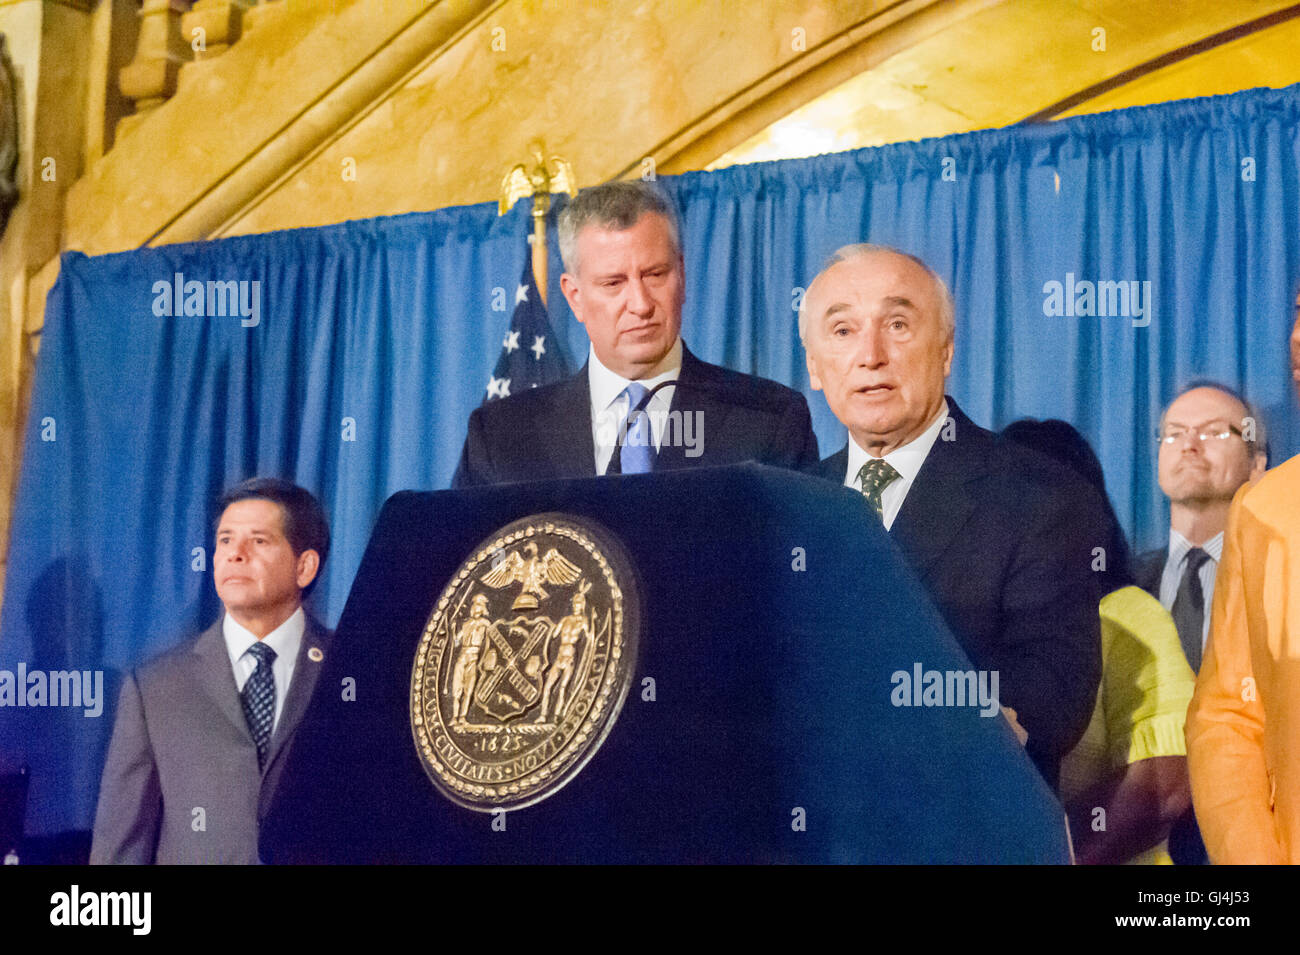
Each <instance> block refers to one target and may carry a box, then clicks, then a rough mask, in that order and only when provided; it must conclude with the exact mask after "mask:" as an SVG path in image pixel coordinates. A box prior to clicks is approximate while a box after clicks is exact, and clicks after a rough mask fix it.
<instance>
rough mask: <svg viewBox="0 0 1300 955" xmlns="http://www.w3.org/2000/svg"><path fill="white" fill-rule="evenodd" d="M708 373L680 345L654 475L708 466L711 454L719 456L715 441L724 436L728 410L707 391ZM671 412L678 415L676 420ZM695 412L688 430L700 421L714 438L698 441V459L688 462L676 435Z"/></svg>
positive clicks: (704, 367)
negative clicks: (667, 417)
mask: <svg viewBox="0 0 1300 955" xmlns="http://www.w3.org/2000/svg"><path fill="white" fill-rule="evenodd" d="M709 370H710V369H709V366H708V365H707V364H705V363H704V362H702V361H700V360H699V359H698V358H696V357H695V356H694V355H692V354H691V351H690V349H689V348H687V347H686V342H685V341H683V342H682V368H681V371H680V372H678V374H677V387H676V388H674V389H673V390H672V391H673V397H672V400H671V401H670V402H669V404H668V413H669V416H670V417H669V422H670V423H666V424H665V426H664V440H663V442H662V443H661V445H660V448H659V454H658V455H657V456H656V458H655V464H654V469H655V470H656V471H673V470H676V469H678V468H685V467H700V466H701V465H707V464H709V463H710V458H711V455H710V453H709V452H710V450H712V451H713V452H714V455H716V454H717V453H718V450H719V449H718V441H719V440H720V439H721V437H722V436H723V435H725V434H726V433H727V424H726V421H725V418H726V416H727V414H728V413H729V411H730V409H729V408H728V407H727V406H726V405H724V404H722V403H721V402H719V401H718V400H717V398H716V397H715V394H714V391H713V389H712V388H710V387H709V386H710V384H711V381H710V378H711V376H710V374H709ZM673 412H677V414H676V416H675V417H674V416H673ZM697 412H698V413H699V417H692V420H691V427H692V428H695V427H696V422H697V421H699V420H700V419H701V418H702V419H703V420H704V421H705V422H707V426H708V428H709V433H710V434H711V435H713V436H714V437H711V438H709V439H708V440H701V441H700V444H699V448H700V451H701V453H700V455H699V456H698V457H694V458H688V457H686V442H685V441H684V440H682V435H681V434H680V433H677V429H679V428H683V427H684V426H685V419H686V416H687V415H692V416H694V415H696V413H697ZM670 427H671V428H672V429H674V434H673V438H674V440H672V441H669V440H668V437H669V431H668V429H669V428H670ZM693 433H694V432H693ZM698 437H702V436H698ZM697 439H698V438H697Z"/></svg>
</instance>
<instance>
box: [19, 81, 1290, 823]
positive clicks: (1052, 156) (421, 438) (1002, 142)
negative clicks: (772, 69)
mask: <svg viewBox="0 0 1300 955" xmlns="http://www.w3.org/2000/svg"><path fill="white" fill-rule="evenodd" d="M1298 114H1300V88H1297V87H1291V88H1288V89H1285V90H1277V91H1274V90H1255V91H1249V92H1245V93H1239V94H1235V95H1233V96H1226V97H1216V98H1210V99H1201V100H1189V101H1184V102H1177V103H1171V104H1166V105H1160V106H1154V107H1145V108H1139V109H1130V110H1124V111H1119V112H1113V113H1107V114H1102V115H1098V116H1084V117H1079V118H1075V119H1069V120H1065V121H1062V122H1058V123H1052V124H1048V125H1040V126H1017V127H1011V128H1008V129H1002V130H992V131H987V132H977V133H969V134H965V135H960V136H951V137H946V138H943V139H932V140H926V141H923V142H919V143H905V144H899V145H894V146H886V147H881V148H878V149H864V150H858V151H854V152H849V153H842V154H836V155H828V156H821V157H817V158H814V159H807V160H792V161H786V162H774V163H761V164H755V165H751V166H741V167H735V168H732V169H726V170H722V171H719V172H713V173H689V174H686V175H683V176H679V177H673V178H664V179H662V180H661V184H662V185H663V187H664V188H665V189H666V190H667V191H668V192H669V193H671V194H672V195H673V196H674V197H675V198H676V200H677V202H678V204H679V207H680V209H681V211H682V216H683V222H684V244H685V258H686V279H687V302H686V313H685V318H684V323H683V328H684V335H685V338H686V340H687V342H688V343H689V344H690V346H691V348H692V349H693V350H694V351H695V352H696V353H697V354H698V355H700V356H701V357H702V358H705V359H706V360H709V361H714V362H719V363H722V364H727V365H730V366H732V367H735V368H738V369H741V370H743V371H749V372H755V373H758V374H762V375H766V376H768V377H771V378H774V379H777V380H779V381H783V382H786V383H788V384H790V385H792V386H794V387H796V388H800V389H802V390H803V391H804V392H805V393H806V394H807V395H808V398H809V404H810V406H811V408H812V412H813V419H814V423H815V426H816V430H817V435H818V438H819V440H820V442H821V450H822V454H823V455H828V454H830V453H832V452H834V451H836V450H838V449H839V448H840V447H841V446H842V445H843V443H844V441H845V435H844V431H843V428H842V427H840V426H839V424H838V423H837V422H836V421H835V419H834V417H833V416H832V415H831V414H830V412H829V410H828V409H827V407H826V403H825V401H824V399H823V398H822V396H821V395H820V394H818V393H816V392H812V391H810V390H809V388H808V377H807V373H806V370H805V366H804V359H803V353H802V349H801V346H800V344H799V340H798V334H797V330H796V323H795V315H796V312H795V309H796V307H797V302H798V296H799V294H800V293H801V290H802V289H803V288H804V287H806V286H807V285H808V283H809V282H810V281H811V279H812V278H813V276H814V275H815V274H816V272H817V271H818V269H819V268H820V266H821V263H822V262H823V261H824V259H825V258H826V256H827V255H829V254H830V253H831V252H832V251H833V250H834V249H836V248H837V247H838V246H840V245H842V244H845V243H850V242H859V241H872V242H877V243H884V244H889V245H895V246H898V247H900V248H903V249H906V250H908V251H911V252H913V253H915V254H917V255H919V256H921V257H922V258H923V259H925V260H926V261H927V262H929V263H930V264H931V265H932V266H933V268H934V269H935V270H936V271H937V272H938V273H939V274H940V275H942V276H944V277H945V279H946V280H948V282H949V283H950V285H951V287H952V290H953V294H954V297H955V299H956V303H957V340H956V356H955V358H954V361H953V372H952V378H951V380H950V382H949V390H950V393H951V394H952V395H953V396H954V397H955V398H956V400H957V401H958V402H960V403H961V405H962V407H963V409H964V410H965V411H966V412H967V413H968V414H969V415H970V416H971V417H972V418H973V419H974V420H975V421H977V422H978V423H980V424H983V425H985V426H990V427H1001V426H1002V425H1004V424H1006V423H1008V422H1009V421H1011V420H1013V419H1015V418H1018V417H1022V416H1026V415H1030V416H1034V417H1040V418H1041V417H1059V418H1064V419H1066V420H1068V421H1072V422H1074V423H1075V424H1077V425H1078V426H1079V427H1080V428H1081V429H1082V430H1083V432H1084V434H1085V435H1087V437H1088V438H1089V439H1090V440H1091V441H1092V442H1093V444H1094V446H1095V447H1096V449H1097V451H1098V454H1099V455H1100V457H1101V459H1102V462H1103V464H1104V465H1105V469H1106V476H1107V481H1108V486H1109V490H1110V493H1111V496H1112V498H1113V500H1114V502H1115V504H1116V508H1117V510H1118V512H1119V514H1120V517H1121V519H1122V520H1123V521H1124V522H1125V524H1126V526H1127V527H1128V529H1129V531H1130V534H1131V535H1133V536H1134V537H1135V538H1136V541H1137V543H1138V544H1139V545H1141V546H1150V545H1153V544H1155V543H1158V542H1159V541H1160V540H1161V538H1162V534H1163V530H1164V527H1165V526H1166V522H1167V514H1166V511H1165V509H1164V506H1163V504H1162V499H1161V497H1160V494H1159V491H1158V488H1157V487H1156V484H1155V459H1156V445H1155V440H1154V433H1155V428H1156V424H1157V419H1158V415H1159V411H1160V408H1161V405H1162V404H1163V403H1164V402H1165V401H1166V400H1167V399H1168V398H1169V397H1170V395H1171V394H1172V393H1173V392H1174V391H1175V390H1176V389H1177V388H1178V387H1179V386H1180V385H1182V384H1183V383H1185V382H1186V381H1187V380H1189V379H1191V378H1194V377H1201V376H1209V377H1213V378H1217V379H1220V380H1222V381H1224V382H1225V383H1227V384H1229V385H1233V386H1236V387H1239V388H1241V389H1243V390H1244V391H1245V393H1246V394H1247V395H1249V396H1250V397H1252V398H1253V399H1254V400H1255V401H1256V402H1257V403H1258V404H1259V405H1260V406H1261V407H1262V408H1263V409H1264V411H1265V414H1266V415H1267V417H1268V421H1269V424H1270V425H1271V428H1272V440H1273V448H1274V461H1278V460H1281V459H1282V458H1284V457H1286V456H1288V455H1290V454H1292V453H1294V452H1295V451H1296V449H1297V445H1300V426H1298V425H1297V424H1296V421H1295V416H1294V413H1293V409H1294V405H1293V401H1294V398H1293V397H1292V393H1291V384H1290V380H1289V371H1288V359H1287V345H1286V342H1287V335H1288V332H1289V329H1290V326H1291V321H1292V316H1293V306H1292V302H1293V300H1294V295H1295V291H1296V280H1297V276H1300V194H1298V193H1300V145H1298V142H1297V139H1298V133H1297V130H1300V115H1298ZM527 220H528V216H527V210H526V209H523V208H521V207H517V208H516V209H515V210H514V211H513V212H511V213H510V214H509V215H507V216H506V217H504V218H498V217H497V216H496V215H495V209H494V207H493V206H491V205H487V204H484V205H479V206H470V207H464V208H455V209H446V210H442V211H438V212H432V213H424V214H413V215H405V216H398V217H393V218H385V219H374V220H367V221H358V222H348V223H343V224H340V225H335V226H329V227H325V228H318V229H297V230H291V231H285V232H278V233H271V234H266V235H255V236H243V237H237V238H231V239H224V240H220V241H213V242H202V243H193V244H188V245H176V246H167V247H161V248H149V249H141V250H138V251H134V252H128V253H122V254H117V255H108V256H101V257H97V258H87V257H85V256H83V255H80V254H76V253H70V254H68V255H66V256H65V257H64V259H63V263H62V269H61V272H60V276H59V280H58V283H57V284H56V286H55V287H54V289H53V291H52V292H51V294H50V297H49V300H48V302H47V307H46V327H45V334H44V338H43V342H42V348H41V354H40V358H39V361H38V364H37V375H36V381H35V387H34V393H33V396H32V402H31V411H30V416H29V422H28V433H27V440H26V444H25V449H24V458H23V466H22V474H21V481H20V485H19V490H18V496H17V499H16V503H15V510H14V523H13V534H12V541H11V544H10V550H9V567H8V575H7V580H6V584H5V600H4V606H3V618H2V620H0V669H8V670H10V671H13V670H15V669H16V668H17V666H18V664H19V663H23V664H24V665H25V666H26V667H27V668H28V669H29V670H32V669H41V670H60V669H66V668H71V667H76V668H79V669H100V668H102V669H104V670H105V673H106V676H107V679H106V681H105V692H106V694H108V696H109V699H108V700H107V702H106V705H105V707H104V713H103V715H102V716H101V717H99V718H87V717H85V716H83V715H82V711H81V710H79V709H77V710H71V709H63V710H57V711H56V710H51V709H14V708H8V707H6V708H5V709H3V710H0V755H4V756H6V757H7V758H9V759H11V760H12V759H25V760H27V761H28V762H29V763H30V764H31V765H32V767H33V784H32V793H31V800H30V804H29V813H28V817H29V821H28V825H29V831H36V832H50V831H57V830H60V829H66V828H74V827H86V826H88V825H89V823H90V821H91V818H92V813H93V809H94V803H95V797H96V793H97V787H98V777H99V772H100V767H101V766H102V761H103V754H104V751H105V748H106V746H107V740H108V735H109V731H110V729H111V714H112V709H113V705H114V703H115V702H116V690H117V686H118V684H119V682H120V673H121V671H123V670H124V669H126V668H129V667H132V666H134V665H135V664H137V663H139V662H141V661H142V660H144V659H145V658H147V657H149V656H151V655H153V654H155V653H157V652H159V651H161V650H163V649H165V648H166V647H168V646H171V645H173V644H175V643H176V642H177V641H178V640H180V639H182V638H183V637H184V636H186V635H187V634H192V633H194V632H195V631H196V630H197V629H198V628H200V627H201V626H203V625H205V624H207V623H209V622H210V621H211V620H212V619H214V618H215V616H216V613H217V611H218V605H217V602H216V598H215V594H214V593H213V589H212V578H211V570H210V556H211V546H212V533H211V521H212V520H213V518H214V516H215V515H213V514H212V511H211V503H212V500H213V498H214V497H215V496H216V494H217V493H218V492H219V491H220V489H221V488H222V487H223V486H225V485H228V484H231V483H234V482H235V481H237V480H240V479H242V478H245V477H247V476H250V475H254V474H258V475H280V476H283V477H287V478H290V479H292V480H294V481H296V482H297V483H299V484H301V485H303V486H305V487H307V488H308V489H310V490H312V491H313V492H314V493H316V494H317V495H318V496H319V497H320V498H321V500H322V502H323V503H324V505H325V507H326V509H327V511H328V513H329V516H330V520H331V526H332V529H333V535H334V549H333V552H332V553H331V555H330V558H329V561H328V563H327V565H326V568H325V573H324V578H323V580H322V582H321V584H320V586H319V587H318V590H317V593H316V594H314V595H313V598H312V601H311V604H310V606H311V608H312V609H313V610H314V612H315V613H316V614H317V615H318V616H319V617H320V618H322V619H323V620H324V621H325V622H326V623H327V624H332V623H333V622H334V621H335V620H336V619H337V618H338V615H339V613H340V611H341V610H342V607H343V603H344V601H345V600H346V597H347V593H348V588H349V586H350V584H351V581H352V577H353V574H354V573H355V570H356V568H357V565H358V563H359V561H360V558H361V554H362V551H363V549H364V546H365V543H366V539H367V536H368V534H369V532H370V528H371V525H372V522H373V521H374V519H375V516H376V514H377V513H378V510H379V507H380V505H381V503H382V502H383V501H384V499H385V498H386V497H387V496H388V495H389V494H391V493H392V492H394V491H397V490H400V489H403V488H438V487H445V486H446V485H447V484H448V482H449V481H450V478H451V475H452V472H453V470H454V468H455V464H456V460H457V457H458V454H459V451H460V446H461V442H462V440H463V437H464V426H465V421H466V418H467V416H468V415H469V412H470V411H471V409H472V408H473V407H475V406H476V405H477V404H478V403H479V402H480V401H481V400H482V397H483V394H484V387H485V385H486V383H487V381H488V377H489V374H490V372H491V370H492V368H493V365H494V364H495V362H496V360H497V357H498V354H499V351H500V347H501V338H502V335H503V334H504V331H505V328H506V324H507V322H508V321H509V316H510V311H511V309H512V308H513V301H514V287H515V284H516V281H517V278H518V275H519V273H520V270H521V268H522V262H523V256H524V248H525V246H524V242H523V237H524V235H525V234H526V231H527V228H528V221H527ZM551 258H552V280H551V290H552V291H551V295H550V303H549V308H550V314H551V317H552V321H553V324H554V325H555V327H556V330H557V334H558V335H559V336H560V337H561V339H562V344H563V347H564V348H565V350H566V351H567V354H568V356H569V357H570V360H571V361H572V363H573V365H574V367H577V366H580V365H581V364H582V362H583V361H584V360H585V356H586V350H587V346H586V338H585V335H584V333H583V331H582V329H581V327H580V326H579V325H578V323H577V322H575V321H574V320H573V318H572V316H571V314H570V313H569V310H568V307H567V305H566V304H565V303H564V301H563V298H562V296H561V295H560V294H559V287H558V274H559V271H560V266H559V264H558V254H557V250H556V249H555V248H554V242H553V241H552V257H551ZM177 273H180V274H181V275H183V276H184V279H185V280H186V281H189V280H198V281H202V282H207V281H209V280H229V279H233V280H236V281H240V282H247V283H251V282H253V281H257V282H258V283H260V286H259V290H260V306H261V307H260V321H259V323H258V324H257V325H256V326H254V327H245V326H244V324H243V323H242V322H241V319H240V317H238V316H229V315H226V316H216V317H203V316H195V315H190V316H185V315H180V316H158V315H156V314H155V304H156V299H157V298H158V295H157V293H155V292H154V286H155V283H159V282H163V283H168V284H169V285H170V284H171V283H173V281H174V276H175V275H176V274H177ZM1068 276H1073V280H1074V281H1075V282H1076V283H1077V282H1081V281H1089V282H1098V281H1107V282H1115V281H1123V282H1137V283H1139V286H1138V287H1139V288H1149V290H1150V299H1151V301H1150V303H1149V304H1150V311H1149V313H1148V315H1149V318H1150V322H1149V324H1145V325H1135V322H1134V320H1133V319H1131V318H1128V317H1123V316H1108V317H1091V316H1088V317H1080V316H1077V315H1075V316H1070V315H1047V314H1045V300H1046V298H1047V295H1046V293H1045V286H1047V284H1048V283H1051V282H1059V283H1061V284H1062V285H1063V286H1064V285H1065V284H1066V283H1067V281H1068V280H1069V279H1068ZM1147 282H1149V283H1150V285H1149V286H1142V285H1141V284H1140V283H1147ZM247 288H249V289H251V284H250V285H249V286H247ZM1142 303H1143V304H1144V305H1146V304H1148V303H1147V301H1146V296H1145V295H1144V296H1143V299H1142ZM543 439H544V436H543ZM440 583H441V582H440V581H430V582H429V588H430V598H431V599H432V598H433V596H434V594H435V591H436V590H437V588H438V586H439V585H440ZM360 692H364V690H360ZM882 692H883V691H882Z"/></svg>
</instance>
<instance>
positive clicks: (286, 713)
mask: <svg viewBox="0 0 1300 955" xmlns="http://www.w3.org/2000/svg"><path fill="white" fill-rule="evenodd" d="M326 643H327V641H326V635H325V634H324V632H323V631H322V630H321V628H320V625H319V624H317V623H316V622H315V621H314V620H312V618H311V617H308V618H307V627H306V629H305V630H304V631H303V634H302V643H300V644H299V645H298V659H297V660H296V661H295V663H294V665H293V679H292V680H290V681H289V693H288V695H287V696H286V697H285V699H284V709H283V710H282V711H281V712H280V720H279V722H278V723H276V726H275V733H274V734H273V735H272V736H271V748H270V749H269V750H268V751H267V754H266V769H270V768H271V765H272V764H273V763H274V762H275V760H276V757H277V756H279V755H280V752H281V750H283V749H284V744H285V743H286V742H287V741H288V740H289V739H290V738H291V737H292V736H293V732H294V730H296V729H297V728H298V724H299V723H300V722H302V718H303V715H304V714H305V713H306V712H307V704H308V703H310V702H311V694H312V691H313V690H315V689H316V678H317V677H318V676H320V671H321V664H322V662H323V661H324V659H325V655H324V652H325V649H326ZM313 649H314V650H316V651H318V652H316V653H313V652H312V650H313ZM313 657H315V659H313ZM263 775H265V772H264V773H263Z"/></svg>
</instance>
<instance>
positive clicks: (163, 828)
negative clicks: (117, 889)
mask: <svg viewBox="0 0 1300 955" xmlns="http://www.w3.org/2000/svg"><path fill="white" fill-rule="evenodd" d="M221 623H222V618H218V620H217V622H216V623H214V624H213V625H212V626H211V627H209V628H208V629H207V630H205V631H204V632H203V633H202V634H201V635H200V636H198V637H196V638H195V639H193V640H189V641H186V642H185V643H183V644H181V645H180V646H178V647H176V648H174V649H172V650H169V651H167V652H166V653H164V654H163V655H162V656H160V657H157V658H156V659H154V660H152V661H151V662H149V663H147V664H145V665H144V666H141V667H139V668H137V669H136V670H135V671H134V672H132V673H128V674H127V675H126V679H125V680H124V682H123V684H122V694H121V696H120V698H119V701H118V706H117V720H116V723H115V724H114V726H113V740H112V742H111V743H110V744H109V747H108V759H107V761H106V762H105V765H104V775H103V779H102V781H101V783H100V789H99V805H98V807H97V809H96V811H95V829H94V837H93V841H92V844H91V850H90V861H91V862H92V863H117V862H126V863H137V864H145V863H151V862H164V863H178V862H180V863H184V862H220V863H244V864H247V863H255V862H257V861H258V856H257V830H258V822H259V820H260V819H261V817H262V816H263V815H264V814H265V813H266V811H267V810H268V808H269V807H270V803H271V798H272V796H273V795H274V794H275V787H276V785H277V784H278V782H279V778H280V773H281V772H282V770H283V767H284V764H285V756H286V750H287V749H288V746H289V743H290V741H291V740H292V739H293V735H294V731H295V730H296V729H297V727H298V723H299V722H300V721H301V720H302V716H303V713H305V712H306V710H307V703H308V701H309V700H310V699H311V694H312V690H313V689H314V688H315V686H316V678H317V676H318V674H319V673H320V669H321V662H320V660H313V659H312V656H313V655H314V656H317V657H321V656H322V654H321V653H317V654H312V655H309V653H308V651H309V650H310V649H311V648H313V647H315V648H317V649H320V650H321V651H322V652H323V651H324V650H325V649H326V648H327V647H328V641H329V637H330V634H329V632H328V631H326V630H324V629H323V628H321V627H320V626H319V625H318V624H317V623H315V621H313V620H312V619H311V618H310V617H308V618H307V629H306V631H305V632H304V634H303V640H302V646H301V647H300V648H299V650H298V660H297V663H295V665H294V671H293V680H292V682H291V683H290V685H289V691H288V694H287V696H286V697H285V701H284V709H283V711H282V712H281V714H280V720H279V723H277V724H276V727H275V734H274V736H273V737H272V739H271V749H270V752H269V754H268V756H267V760H266V768H265V769H264V770H262V771H261V772H260V773H259V771H258V768H257V747H256V745H255V744H254V743H253V737H252V735H251V734H250V733H249V731H248V724H247V722H246V721H245V719H244V711H243V708H242V706H241V705H240V701H239V691H238V690H237V689H236V688H235V675H234V673H233V672H232V671H231V667H230V655H229V653H227V651H226V642H225V638H224V636H223V635H222V630H221ZM200 809H201V810H202V812H198V811H197V810H200Z"/></svg>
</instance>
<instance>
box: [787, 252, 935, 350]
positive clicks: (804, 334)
mask: <svg viewBox="0 0 1300 955" xmlns="http://www.w3.org/2000/svg"><path fill="white" fill-rule="evenodd" d="M877 252H889V253H891V254H893V255H901V256H902V257H903V258H905V259H907V260H908V261H910V262H914V263H916V264H917V265H919V266H920V267H921V268H922V270H924V272H925V274H926V275H928V276H930V281H931V282H933V283H934V292H935V296H936V297H937V298H938V299H939V324H940V325H941V326H942V327H943V330H944V333H945V334H946V335H947V336H948V341H952V340H953V336H954V334H955V333H956V330H957V308H956V306H955V305H954V304H953V301H952V292H950V291H948V284H947V283H946V282H945V281H944V280H943V279H942V278H940V276H939V273H938V272H936V271H935V270H934V269H932V268H930V266H928V265H926V264H925V262H924V261H922V260H921V259H919V258H917V257H916V256H915V255H913V254H912V253H910V252H904V251H903V250H902V249H896V248H894V247H893V246H890V245H876V244H875V243H872V242H855V243H854V244H852V245H842V246H840V247H839V248H838V249H836V250H835V251H834V252H833V253H832V254H831V257H830V258H829V259H827V260H826V264H825V265H823V266H822V268H821V271H820V272H818V273H817V275H816V276H815V277H814V278H813V282H816V281H817V279H818V278H821V276H822V274H823V273H825V272H826V270H827V269H829V268H831V267H833V266H836V265H839V264H840V263H841V262H848V261H849V260H850V259H856V258H859V257H860V256H864V255H872V254H874V253H877ZM808 291H812V283H811V282H810V283H809V285H808ZM799 341H801V342H803V343H804V344H805V346H806V345H807V342H808V294H807V293H806V292H805V293H804V296H803V298H801V299H800V300H799Z"/></svg>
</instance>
